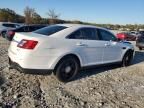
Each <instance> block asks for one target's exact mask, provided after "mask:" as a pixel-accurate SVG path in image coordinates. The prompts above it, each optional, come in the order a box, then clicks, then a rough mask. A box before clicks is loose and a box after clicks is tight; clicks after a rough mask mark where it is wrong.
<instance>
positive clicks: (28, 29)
mask: <svg viewBox="0 0 144 108" xmlns="http://www.w3.org/2000/svg"><path fill="white" fill-rule="evenodd" d="M43 27H45V25H27V26H21V27H18V28H15V29H9V30H7V32H6V38H7V39H8V40H9V41H11V40H12V39H13V36H14V35H15V32H32V31H35V30H37V29H40V28H43Z"/></svg>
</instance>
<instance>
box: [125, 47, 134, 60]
mask: <svg viewBox="0 0 144 108" xmlns="http://www.w3.org/2000/svg"><path fill="white" fill-rule="evenodd" d="M127 53H130V54H132V56H133V54H134V49H127V50H126V51H125V53H124V54H123V56H122V59H123V57H124V56H125V55H126V54H127Z"/></svg>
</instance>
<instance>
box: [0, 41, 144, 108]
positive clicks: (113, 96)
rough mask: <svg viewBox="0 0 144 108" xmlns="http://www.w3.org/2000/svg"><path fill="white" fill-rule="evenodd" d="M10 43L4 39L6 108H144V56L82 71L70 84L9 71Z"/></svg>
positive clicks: (0, 102) (1, 60) (1, 78)
mask: <svg viewBox="0 0 144 108" xmlns="http://www.w3.org/2000/svg"><path fill="white" fill-rule="evenodd" d="M7 48H8V42H7V41H5V40H4V39H2V38H0V86H1V87H0V107H2V108H144V52H142V51H141V52H139V51H136V56H135V59H134V61H133V65H132V66H130V67H127V68H119V67H117V66H108V67H99V68H96V69H90V70H85V71H82V72H80V73H79V74H78V76H77V78H76V79H75V80H74V81H72V82H69V83H65V84H64V83H60V82H59V81H57V80H56V78H55V77H54V76H47V75H30V74H22V73H19V72H18V71H16V70H9V69H8V59H7Z"/></svg>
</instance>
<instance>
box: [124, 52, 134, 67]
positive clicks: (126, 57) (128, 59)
mask: <svg viewBox="0 0 144 108" xmlns="http://www.w3.org/2000/svg"><path fill="white" fill-rule="evenodd" d="M132 58H133V53H132V51H128V52H127V53H126V54H125V55H124V57H123V60H122V66H123V67H126V66H129V65H130V64H131V61H132Z"/></svg>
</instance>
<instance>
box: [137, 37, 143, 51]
mask: <svg viewBox="0 0 144 108" xmlns="http://www.w3.org/2000/svg"><path fill="white" fill-rule="evenodd" d="M136 46H137V47H138V48H139V50H142V49H143V48H144V36H140V37H138V39H137V41H136Z"/></svg>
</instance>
